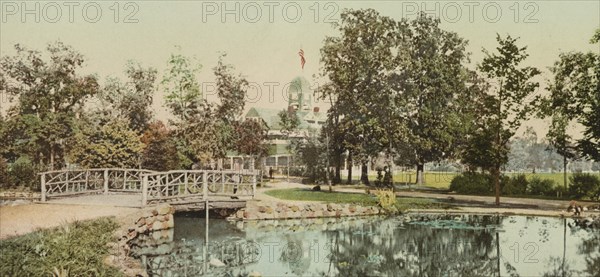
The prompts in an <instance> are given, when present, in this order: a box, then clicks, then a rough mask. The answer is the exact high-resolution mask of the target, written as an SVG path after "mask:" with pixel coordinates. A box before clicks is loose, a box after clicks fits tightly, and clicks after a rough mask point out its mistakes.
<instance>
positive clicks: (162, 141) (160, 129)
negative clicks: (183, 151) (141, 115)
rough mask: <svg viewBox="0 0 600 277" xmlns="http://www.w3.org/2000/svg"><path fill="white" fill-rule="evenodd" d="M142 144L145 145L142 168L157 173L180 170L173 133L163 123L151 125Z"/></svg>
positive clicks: (157, 122) (143, 137)
mask: <svg viewBox="0 0 600 277" xmlns="http://www.w3.org/2000/svg"><path fill="white" fill-rule="evenodd" d="M141 142H142V143H144V150H143V153H142V168H145V169H150V170H157V171H167V170H174V169H178V168H179V156H178V154H177V146H176V145H175V142H174V140H173V137H172V131H171V130H169V129H168V128H167V127H166V126H165V125H164V123H163V122H162V121H155V122H152V123H150V124H149V125H148V128H147V129H146V131H145V132H144V134H143V135H142V138H141Z"/></svg>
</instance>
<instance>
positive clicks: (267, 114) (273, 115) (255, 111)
mask: <svg viewBox="0 0 600 277" xmlns="http://www.w3.org/2000/svg"><path fill="white" fill-rule="evenodd" d="M280 111H281V110H276V109H269V108H257V107H252V108H250V110H249V111H248V112H247V113H246V118H249V117H250V118H252V117H258V118H261V119H262V120H263V121H264V122H265V124H267V127H268V128H269V130H280V129H281V125H279V115H278V113H279V112H280Z"/></svg>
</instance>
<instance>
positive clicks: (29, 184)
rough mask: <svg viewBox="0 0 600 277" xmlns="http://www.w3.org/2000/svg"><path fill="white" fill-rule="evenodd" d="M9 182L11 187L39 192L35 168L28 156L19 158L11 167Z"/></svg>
mask: <svg viewBox="0 0 600 277" xmlns="http://www.w3.org/2000/svg"><path fill="white" fill-rule="evenodd" d="M10 172H11V174H10V176H9V177H10V182H9V183H11V184H12V186H13V187H24V188H29V189H31V190H39V187H40V186H39V183H38V178H37V175H36V170H35V167H34V166H33V163H32V162H31V160H30V159H29V157H28V156H21V157H19V158H18V159H17V160H16V161H15V162H14V163H13V164H12V166H11V169H10Z"/></svg>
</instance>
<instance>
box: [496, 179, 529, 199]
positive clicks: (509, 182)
mask: <svg viewBox="0 0 600 277" xmlns="http://www.w3.org/2000/svg"><path fill="white" fill-rule="evenodd" d="M502 180H503V181H504V182H503V186H502V194H504V195H525V193H526V191H527V186H528V185H529V182H528V181H527V177H526V176H525V175H524V174H520V175H517V176H513V177H511V178H508V177H505V178H502Z"/></svg>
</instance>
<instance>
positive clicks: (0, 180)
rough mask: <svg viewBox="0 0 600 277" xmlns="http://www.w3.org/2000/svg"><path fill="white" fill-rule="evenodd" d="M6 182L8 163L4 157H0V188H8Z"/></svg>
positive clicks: (7, 180) (7, 179)
mask: <svg viewBox="0 0 600 277" xmlns="http://www.w3.org/2000/svg"><path fill="white" fill-rule="evenodd" d="M8 182H9V178H8V164H7V163H6V160H5V159H4V158H1V157H0V188H8V187H9V183H8Z"/></svg>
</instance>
